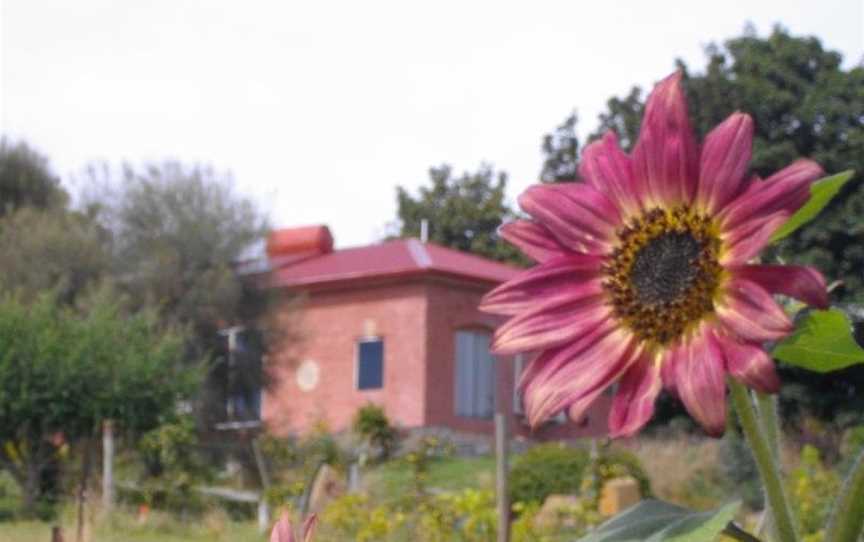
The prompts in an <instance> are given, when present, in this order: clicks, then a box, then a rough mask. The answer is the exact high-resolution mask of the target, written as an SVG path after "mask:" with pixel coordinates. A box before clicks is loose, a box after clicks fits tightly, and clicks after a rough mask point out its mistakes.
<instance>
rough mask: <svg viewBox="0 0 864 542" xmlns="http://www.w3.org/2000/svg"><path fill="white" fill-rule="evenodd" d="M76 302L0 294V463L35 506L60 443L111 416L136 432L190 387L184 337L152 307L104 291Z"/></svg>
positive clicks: (165, 414) (169, 410)
mask: <svg viewBox="0 0 864 542" xmlns="http://www.w3.org/2000/svg"><path fill="white" fill-rule="evenodd" d="M80 301H81V302H80V304H79V306H77V307H73V306H70V305H68V304H63V303H60V302H59V300H58V299H57V296H56V294H55V293H53V292H48V293H44V294H43V295H41V296H39V297H38V299H36V300H35V301H34V302H33V303H27V302H24V301H23V300H22V299H21V298H20V297H19V296H16V295H12V294H5V295H3V296H2V298H0V344H2V345H3V349H2V351H0V465H2V466H3V467H4V468H5V469H6V470H8V471H9V472H10V473H11V475H12V477H13V478H14V479H15V480H16V482H18V484H19V485H20V486H21V488H22V494H23V503H22V507H23V509H24V511H25V512H26V513H28V514H32V513H33V512H34V508H35V506H36V504H37V502H38V501H39V500H41V499H43V498H46V497H50V495H48V494H47V493H48V492H49V491H50V489H51V488H50V485H49V486H48V487H46V484H45V483H44V481H45V479H46V474H47V471H48V469H50V468H51V467H52V465H56V458H57V455H58V454H59V453H60V450H61V449H62V447H63V446H65V445H73V444H75V443H76V442H78V441H80V440H82V439H88V438H90V437H91V436H92V435H93V434H95V432H96V431H97V430H98V428H99V426H100V422H101V421H102V420H105V419H112V420H115V421H116V422H117V424H118V425H120V426H121V427H122V428H124V429H126V430H127V431H129V432H142V431H146V430H148V429H150V428H152V427H155V426H156V425H158V423H159V422H160V421H161V420H163V419H165V418H170V417H171V416H173V415H174V413H175V411H176V405H177V402H178V401H179V400H181V399H182V398H184V397H187V396H188V395H189V393H190V392H191V391H192V390H193V389H194V388H195V385H196V381H197V373H196V372H195V371H192V370H189V369H181V368H180V367H179V364H177V362H176V361H177V359H178V358H179V357H180V356H182V355H183V336H182V335H181V334H180V333H179V332H177V331H176V330H171V329H164V328H161V327H160V326H159V325H158V323H157V318H156V314H155V313H154V312H153V311H144V312H138V313H128V312H127V311H126V310H125V308H124V306H123V303H122V302H121V300H119V299H118V297H117V296H116V294H114V292H113V291H112V290H110V289H107V288H102V289H99V290H95V291H94V292H93V293H91V294H90V295H88V296H84V297H82V298H81V300H80Z"/></svg>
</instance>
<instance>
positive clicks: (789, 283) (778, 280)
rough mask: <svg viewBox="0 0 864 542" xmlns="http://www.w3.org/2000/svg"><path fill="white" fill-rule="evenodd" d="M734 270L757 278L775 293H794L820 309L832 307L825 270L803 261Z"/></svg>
mask: <svg viewBox="0 0 864 542" xmlns="http://www.w3.org/2000/svg"><path fill="white" fill-rule="evenodd" d="M732 274H733V275H734V276H736V277H741V278H743V279H747V280H750V281H753V282H755V283H756V284H758V285H759V286H761V287H763V288H765V290H767V291H768V292H770V293H772V294H782V295H786V296H789V297H794V298H795V299H797V300H799V301H803V302H804V303H807V304H808V305H810V306H813V307H817V308H819V309H826V308H828V287H827V286H826V284H825V277H823V276H822V273H820V272H819V271H817V270H816V269H814V268H812V267H805V266H802V265H744V266H741V267H736V268H734V269H732Z"/></svg>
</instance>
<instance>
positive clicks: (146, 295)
mask: <svg viewBox="0 0 864 542" xmlns="http://www.w3.org/2000/svg"><path fill="white" fill-rule="evenodd" d="M102 171H103V173H105V172H107V173H108V174H109V175H110V170H108V169H103V170H102ZM108 182H109V183H111V184H109V190H110V189H111V188H113V189H114V190H115V191H114V192H113V194H112V196H111V197H110V198H108V199H107V200H103V201H102V204H103V206H104V209H103V211H102V213H101V216H102V217H103V219H104V221H105V226H106V228H107V229H109V230H110V231H112V233H113V234H114V238H115V258H116V267H117V269H116V272H117V276H118V282H119V283H120V285H121V286H122V287H124V288H125V289H126V290H127V291H128V293H129V294H130V295H131V296H132V297H133V299H135V300H136V301H138V302H139V304H140V305H145V304H147V303H150V304H155V305H158V306H160V307H162V310H163V315H164V316H165V317H167V318H169V319H171V320H173V321H174V322H175V323H180V324H184V325H189V324H191V325H192V326H193V327H194V328H195V330H196V331H200V332H203V333H206V334H208V335H211V334H215V330H216V329H217V328H218V327H219V326H220V325H223V324H220V322H222V323H232V322H236V321H242V320H243V319H244V317H246V316H248V315H247V314H246V313H245V312H244V309H246V308H247V307H246V306H245V305H244V301H247V300H246V299H244V294H245V293H247V292H246V290H245V285H244V284H243V281H242V279H241V277H240V276H239V275H238V273H237V272H236V266H237V263H238V262H240V261H241V260H242V259H243V258H244V256H245V255H246V252H247V251H248V250H249V249H250V247H252V246H254V245H255V244H256V243H260V242H261V241H263V239H264V236H265V235H266V232H267V222H266V220H265V218H264V217H263V214H262V213H261V211H260V210H259V209H258V208H257V207H256V206H255V204H254V203H253V202H252V200H250V199H248V198H245V197H243V196H240V195H238V194H237V193H236V192H235V191H234V189H233V187H232V180H231V178H230V177H229V176H226V175H221V174H218V173H216V172H214V171H213V170H211V169H209V168H207V167H202V166H191V167H190V166H187V165H184V164H181V163H178V162H165V163H161V164H150V165H147V166H145V167H143V168H138V169H136V168H134V167H132V166H129V165H126V166H124V168H123V172H122V176H121V178H120V179H116V178H111V177H109V181H108Z"/></svg>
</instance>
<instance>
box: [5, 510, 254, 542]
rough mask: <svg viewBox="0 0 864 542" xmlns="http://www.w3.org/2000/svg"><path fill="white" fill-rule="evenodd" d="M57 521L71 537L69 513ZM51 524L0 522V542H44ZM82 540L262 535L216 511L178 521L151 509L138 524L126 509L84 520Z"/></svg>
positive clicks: (180, 540)
mask: <svg viewBox="0 0 864 542" xmlns="http://www.w3.org/2000/svg"><path fill="white" fill-rule="evenodd" d="M58 523H59V524H60V525H61V526H62V527H63V535H64V537H65V540H67V541H72V540H75V521H74V519H73V514H72V513H64V514H62V516H61V518H59V520H58ZM54 524H55V523H45V522H40V521H15V522H3V523H0V542H48V541H50V540H51V526H52V525H54ZM85 540H86V542H206V541H215V542H262V541H263V540H265V537H264V535H262V534H260V533H259V532H258V527H257V525H256V524H255V523H253V522H243V523H240V522H234V521H231V520H229V519H228V518H227V516H226V515H225V514H224V513H222V512H220V511H214V512H211V513H209V514H205V515H204V516H203V517H201V518H196V520H195V521H186V522H184V521H181V520H178V519H176V518H173V517H171V516H169V515H168V514H164V513H159V512H154V513H152V514H151V516H150V517H149V518H148V521H147V522H146V523H143V524H142V523H139V522H138V521H137V519H136V518H135V517H134V516H133V515H132V514H131V513H129V512H128V511H119V512H117V513H114V514H112V515H111V516H109V517H105V516H103V517H101V518H98V517H97V518H94V519H93V520H92V521H90V522H88V529H87V532H85Z"/></svg>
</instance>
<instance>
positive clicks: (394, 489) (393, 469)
mask: <svg viewBox="0 0 864 542" xmlns="http://www.w3.org/2000/svg"><path fill="white" fill-rule="evenodd" d="M363 485H364V487H365V489H366V490H367V491H369V494H370V495H371V496H372V498H373V499H376V500H377V499H380V500H387V499H390V498H393V497H394V496H399V495H404V494H406V493H409V492H411V491H412V489H413V487H414V475H413V472H412V470H411V467H410V466H409V465H408V464H407V463H406V462H405V461H390V462H388V463H385V464H383V465H378V466H376V467H374V468H373V469H370V470H369V471H367V472H366V474H365V476H364V478H363ZM494 486H495V458H493V457H491V456H480V457H448V458H441V459H435V460H432V461H431V463H430V464H429V472H428V473H427V476H426V487H427V488H428V489H429V490H431V491H456V490H460V489H464V488H468V487H473V488H477V489H491V488H493V487H494Z"/></svg>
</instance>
